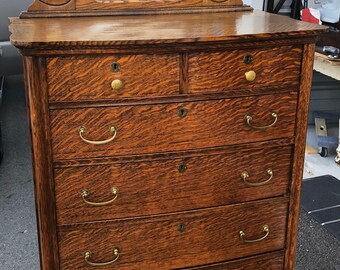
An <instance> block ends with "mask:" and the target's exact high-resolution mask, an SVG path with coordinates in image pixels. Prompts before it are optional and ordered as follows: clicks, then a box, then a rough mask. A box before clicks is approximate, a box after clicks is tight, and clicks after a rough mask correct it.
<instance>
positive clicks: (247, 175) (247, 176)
mask: <svg viewBox="0 0 340 270" xmlns="http://www.w3.org/2000/svg"><path fill="white" fill-rule="evenodd" d="M267 174H268V175H269V178H268V179H267V180H265V181H262V182H258V183H254V182H249V181H248V180H247V179H248V178H249V173H248V172H247V171H244V172H242V173H241V177H242V179H243V181H244V183H246V184H247V185H248V186H253V187H257V186H263V185H265V184H267V183H269V182H270V180H272V178H273V175H274V173H273V170H272V169H270V168H268V169H267Z"/></svg>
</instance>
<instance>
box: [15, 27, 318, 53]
mask: <svg viewBox="0 0 340 270" xmlns="http://www.w3.org/2000/svg"><path fill="white" fill-rule="evenodd" d="M317 34H320V33H319V32H317V31H312V32H310V31H308V32H307V31H306V32H305V33H304V36H303V38H301V37H300V36H295V35H290V34H289V35H288V34H284V33H283V34H278V35H275V34H266V35H265V34H263V35H245V36H240V40H237V39H231V40H221V41H216V42H214V41H199V40H198V41H197V42H191V41H190V42H186V41H185V40H184V41H183V42H178V41H174V42H173V43H172V44H171V43H166V42H163V40H159V41H157V40H151V41H149V42H150V43H141V44H139V43H136V44H129V43H126V42H124V41H122V42H121V43H120V44H111V42H109V41H108V42H100V43H99V42H94V43H88V42H75V43H73V42H70V43H63V42H48V43H44V42H39V43H29V44H27V43H25V44H23V43H22V42H20V43H17V42H15V41H12V42H13V44H15V46H16V47H17V48H19V49H20V52H21V54H22V55H24V56H25V55H27V56H34V55H39V56H49V57H51V56H66V55H88V54H100V55H105V54H140V53H143V54H155V53H158V54H164V53H173V52H174V51H176V52H178V53H188V52H203V51H211V52H215V51H225V50H228V49H235V48H237V49H253V48H263V47H264V46H265V47H266V48H270V47H276V46H284V45H297V44H298V45H301V44H314V43H315V42H316V41H317ZM241 41H242V42H241ZM157 43H159V44H157ZM236 46H237V47H236ZM68 48H69V49H68Z"/></svg>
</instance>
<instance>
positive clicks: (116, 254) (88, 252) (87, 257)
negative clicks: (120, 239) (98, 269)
mask: <svg viewBox="0 0 340 270" xmlns="http://www.w3.org/2000/svg"><path fill="white" fill-rule="evenodd" d="M113 254H114V255H115V258H114V259H113V260H112V261H109V262H91V261H90V259H91V256H92V253H91V251H86V252H85V262H86V263H87V264H89V265H92V266H107V265H110V264H113V263H115V262H116V261H117V260H118V258H119V250H118V248H114V249H113Z"/></svg>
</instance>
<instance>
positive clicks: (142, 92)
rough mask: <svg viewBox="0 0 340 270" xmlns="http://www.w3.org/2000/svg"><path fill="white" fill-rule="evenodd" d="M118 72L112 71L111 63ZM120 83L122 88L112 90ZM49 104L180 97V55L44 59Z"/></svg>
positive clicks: (92, 56)
mask: <svg viewBox="0 0 340 270" xmlns="http://www.w3.org/2000/svg"><path fill="white" fill-rule="evenodd" d="M114 62H115V63H119V64H120V70H119V71H117V72H114V71H112V69H111V65H112V64H113V63H114ZM115 79H119V80H121V81H122V82H123V87H122V89H120V90H119V91H115V90H113V89H112V88H111V82H112V81H113V80H115ZM47 81H48V84H49V96H50V101H65V100H68V101H79V100H91V99H109V98H111V99H120V98H126V97H143V96H144V97H152V96H154V97H155V96H156V97H157V96H165V95H178V94H179V55H178V54H171V55H157V54H156V55H128V56H126V55H116V56H100V55H91V56H71V57H55V58H48V59H47Z"/></svg>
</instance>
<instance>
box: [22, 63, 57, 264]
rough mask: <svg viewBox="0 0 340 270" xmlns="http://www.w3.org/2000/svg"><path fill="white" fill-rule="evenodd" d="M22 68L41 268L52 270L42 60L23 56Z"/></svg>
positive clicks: (50, 172) (50, 169)
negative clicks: (23, 71)
mask: <svg viewBox="0 0 340 270" xmlns="http://www.w3.org/2000/svg"><path fill="white" fill-rule="evenodd" d="M24 68H25V85H26V96H27V110H28V123H29V130H30V136H31V147H32V162H33V176H34V193H35V203H36V209H37V212H36V213H37V224H38V237H39V251H40V261H41V269H42V270H52V269H58V267H59V256H58V240H57V234H56V212H55V193H54V181H53V166H52V154H51V140H50V132H49V130H48V129H46V128H45V127H47V126H49V110H48V96H47V84H46V73H45V61H44V59H43V58H36V57H25V58H24Z"/></svg>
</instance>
